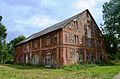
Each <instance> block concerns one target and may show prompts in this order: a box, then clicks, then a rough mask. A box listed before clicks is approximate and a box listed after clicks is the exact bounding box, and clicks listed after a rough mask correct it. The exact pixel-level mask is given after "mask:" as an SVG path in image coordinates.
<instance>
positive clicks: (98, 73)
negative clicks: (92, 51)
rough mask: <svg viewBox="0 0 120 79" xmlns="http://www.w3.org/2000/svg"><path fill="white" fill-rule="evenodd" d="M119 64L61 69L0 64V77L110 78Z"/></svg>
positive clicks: (115, 72) (117, 71)
mask: <svg viewBox="0 0 120 79" xmlns="http://www.w3.org/2000/svg"><path fill="white" fill-rule="evenodd" d="M119 72H120V66H89V65H88V66H80V65H76V66H69V67H68V66H67V67H64V68H63V69H50V68H43V67H33V66H21V65H9V64H8V65H0V79H112V77H113V76H114V75H116V74H118V73H119Z"/></svg>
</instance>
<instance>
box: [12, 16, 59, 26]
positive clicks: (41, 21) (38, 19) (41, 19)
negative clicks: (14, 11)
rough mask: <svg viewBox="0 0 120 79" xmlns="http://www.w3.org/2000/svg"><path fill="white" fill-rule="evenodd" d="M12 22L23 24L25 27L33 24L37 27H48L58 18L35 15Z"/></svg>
mask: <svg viewBox="0 0 120 79" xmlns="http://www.w3.org/2000/svg"><path fill="white" fill-rule="evenodd" d="M14 22H15V23H16V24H19V25H24V26H26V27H30V26H32V27H34V26H35V27H36V28H39V27H48V26H50V25H53V24H54V23H56V22H58V20H56V19H51V18H50V17H49V16H40V15H36V16H32V17H30V18H27V19H17V20H15V21H14ZM29 25H30V26H29Z"/></svg>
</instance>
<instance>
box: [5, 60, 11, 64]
mask: <svg viewBox="0 0 120 79" xmlns="http://www.w3.org/2000/svg"><path fill="white" fill-rule="evenodd" d="M5 64H13V61H12V60H7V61H5Z"/></svg>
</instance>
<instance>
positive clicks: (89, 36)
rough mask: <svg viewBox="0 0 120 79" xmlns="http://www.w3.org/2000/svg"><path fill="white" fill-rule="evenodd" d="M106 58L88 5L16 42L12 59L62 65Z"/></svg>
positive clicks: (26, 62) (16, 62)
mask: <svg viewBox="0 0 120 79" xmlns="http://www.w3.org/2000/svg"><path fill="white" fill-rule="evenodd" d="M106 58H107V54H106V51H105V43H104V38H103V35H102V33H101V31H100V29H99V27H98V26H97V24H96V22H95V20H94V18H93V17H92V15H91V14H90V12H89V10H88V9H87V10H85V11H83V12H81V13H79V14H77V15H75V16H72V17H70V18H68V19H66V20H64V21H61V22H59V23H57V24H55V25H52V26H50V27H48V28H46V29H44V30H42V31H40V32H38V33H34V34H32V35H31V36H29V37H28V38H27V39H26V40H23V41H22V42H20V43H18V44H17V45H16V47H15V54H14V63H15V64H34V65H43V66H47V67H52V66H53V67H62V66H64V65H70V64H75V63H80V64H81V63H95V61H98V60H105V59H106Z"/></svg>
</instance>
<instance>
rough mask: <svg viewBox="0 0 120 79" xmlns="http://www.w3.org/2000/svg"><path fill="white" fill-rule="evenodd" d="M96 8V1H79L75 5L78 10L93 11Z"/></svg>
mask: <svg viewBox="0 0 120 79" xmlns="http://www.w3.org/2000/svg"><path fill="white" fill-rule="evenodd" d="M95 6H96V0H79V1H77V2H75V3H74V4H73V7H74V8H76V9H80V10H84V9H91V8H93V7H95Z"/></svg>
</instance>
